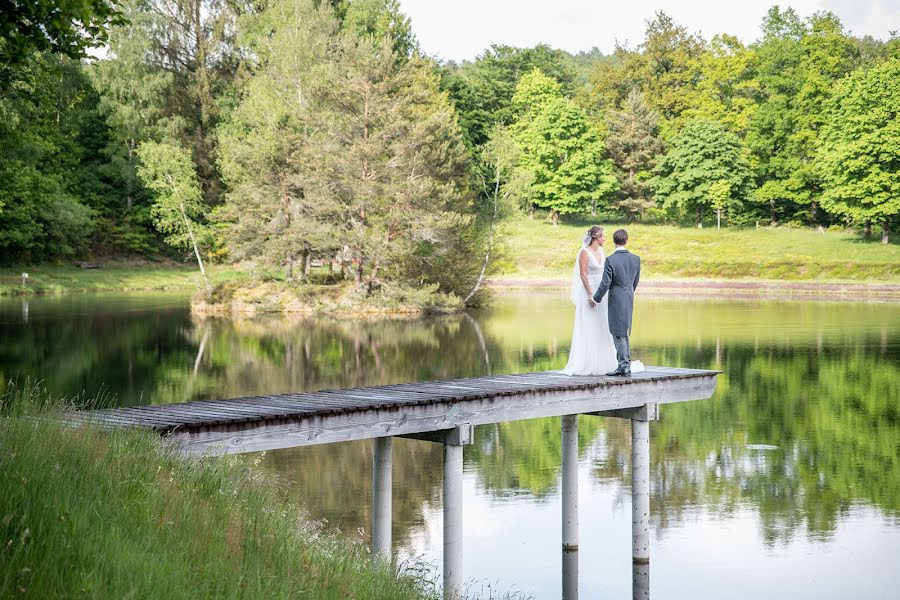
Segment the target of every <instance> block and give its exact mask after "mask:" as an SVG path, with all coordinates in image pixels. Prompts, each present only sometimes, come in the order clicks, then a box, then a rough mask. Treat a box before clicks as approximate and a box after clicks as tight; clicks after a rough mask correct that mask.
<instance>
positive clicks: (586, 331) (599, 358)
mask: <svg viewBox="0 0 900 600" xmlns="http://www.w3.org/2000/svg"><path fill="white" fill-rule="evenodd" d="M605 241H606V237H605V236H604V235H603V228H602V227H600V226H599V225H594V226H592V227H591V228H590V229H588V231H587V234H585V236H584V240H583V244H582V246H581V249H580V250H579V251H578V256H577V257H576V258H575V267H574V268H573V271H572V289H571V293H570V297H571V299H572V302H573V303H574V304H575V328H574V330H573V331H572V346H571V348H570V350H569V362H568V363H566V368H564V369H563V370H562V373H564V374H566V375H603V374H605V373H608V372H610V371H614V370H615V369H616V367H617V366H618V361H617V360H616V347H615V345H614V344H613V337H612V334H611V333H610V332H609V323H608V320H607V318H608V317H607V313H608V310H607V303H608V302H609V294H606V295H605V296H603V299H602V300H601V301H600V303H599V304H598V303H597V302H594V298H593V296H594V292H595V291H596V290H597V288H598V287H599V286H600V280H601V279H603V264H604V262H606V254H605V253H604V252H603V242H605ZM643 370H644V365H643V364H642V363H641V362H640V361H637V360H635V361H632V362H631V372H632V373H636V372H638V371H643Z"/></svg>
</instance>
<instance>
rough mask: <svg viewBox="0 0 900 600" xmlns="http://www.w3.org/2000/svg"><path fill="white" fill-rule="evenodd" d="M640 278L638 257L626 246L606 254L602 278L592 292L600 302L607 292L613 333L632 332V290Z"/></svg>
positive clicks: (619, 334)
mask: <svg viewBox="0 0 900 600" xmlns="http://www.w3.org/2000/svg"><path fill="white" fill-rule="evenodd" d="M640 278H641V259H640V257H639V256H637V255H635V254H632V253H631V252H629V251H628V250H618V251H616V252H613V253H612V254H610V255H609V256H607V257H606V264H604V265H603V280H602V281H600V287H598V288H597V291H596V292H594V300H595V301H596V302H600V300H602V299H603V295H604V294H606V292H607V291H608V292H609V332H610V333H611V334H613V335H614V336H627V335H631V315H632V313H633V312H634V290H636V289H637V286H638V281H639V280H640Z"/></svg>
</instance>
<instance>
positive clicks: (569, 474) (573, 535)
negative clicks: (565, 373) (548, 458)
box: [560, 415, 578, 600]
mask: <svg viewBox="0 0 900 600" xmlns="http://www.w3.org/2000/svg"><path fill="white" fill-rule="evenodd" d="M561 429H562V481H561V485H560V488H561V490H560V496H561V500H562V597H563V600H576V599H577V598H578V415H565V416H563V417H562V427H561Z"/></svg>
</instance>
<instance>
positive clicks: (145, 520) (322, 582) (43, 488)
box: [0, 388, 433, 599]
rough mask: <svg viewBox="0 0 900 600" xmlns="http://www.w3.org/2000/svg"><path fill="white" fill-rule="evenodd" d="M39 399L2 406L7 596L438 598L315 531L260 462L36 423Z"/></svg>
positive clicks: (0, 520) (15, 393)
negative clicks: (203, 456)
mask: <svg viewBox="0 0 900 600" xmlns="http://www.w3.org/2000/svg"><path fill="white" fill-rule="evenodd" d="M35 398H37V403H42V402H43V394H42V393H41V392H40V391H35V390H33V389H28V390H24V391H23V390H21V389H15V388H13V389H11V390H7V391H6V392H5V393H4V394H3V395H2V396H0V402H2V404H0V410H2V417H0V541H2V545H0V597H2V598H13V597H16V598H18V597H22V598H61V597H65V598H70V597H88V598H192V599H193V598H316V599H318V598H334V599H339V598H340V599H343V598H385V599H387V598H391V599H394V598H422V597H432V594H433V592H431V591H430V590H431V589H433V588H432V587H429V585H428V584H426V583H424V582H423V581H422V580H421V579H417V578H416V577H414V576H412V575H404V576H401V577H400V578H399V579H398V578H396V577H395V576H394V573H393V571H392V569H391V568H390V567H389V566H381V565H376V564H374V563H373V562H372V561H371V560H370V559H369V555H368V552H367V551H366V549H365V548H363V547H361V546H359V545H354V544H351V543H350V542H349V541H347V540H345V539H344V538H340V537H338V536H336V535H334V534H331V533H328V532H324V531H322V530H320V529H318V528H316V527H315V526H313V525H312V524H310V523H309V521H307V520H306V519H304V517H303V515H302V514H301V513H300V511H299V510H298V509H297V508H296V507H295V506H292V505H291V504H289V503H287V502H286V501H284V499H283V497H282V495H281V494H280V493H279V491H278V487H277V484H276V482H273V481H272V480H271V479H268V478H266V477H264V476H263V475H261V474H260V472H259V471H258V470H257V469H255V468H254V467H255V466H254V464H252V463H250V462H249V461H247V460H246V459H240V458H232V459H227V460H226V459H215V460H209V461H206V462H201V461H192V462H187V461H182V460H180V459H178V458H177V457H175V456H173V455H172V453H171V452H169V451H167V450H166V449H165V448H164V447H162V445H161V443H160V441H159V439H158V438H157V437H156V436H154V435H152V434H149V433H142V432H136V431H117V432H109V431H101V430H98V429H93V428H89V427H81V428H78V429H75V428H71V427H66V426H63V425H60V424H58V423H55V422H52V421H51V420H50V419H46V418H43V419H40V420H36V419H33V418H27V417H25V416H24V414H23V411H21V410H19V409H18V408H17V407H19V406H22V405H23V404H24V405H26V406H33V405H34V404H35ZM57 410H58V409H56V408H50V409H46V408H45V409H42V410H41V411H40V414H41V415H42V416H44V417H47V416H53V415H55V414H59V413H58V412H56V411H57ZM29 412H32V410H31V409H28V410H26V411H24V413H29Z"/></svg>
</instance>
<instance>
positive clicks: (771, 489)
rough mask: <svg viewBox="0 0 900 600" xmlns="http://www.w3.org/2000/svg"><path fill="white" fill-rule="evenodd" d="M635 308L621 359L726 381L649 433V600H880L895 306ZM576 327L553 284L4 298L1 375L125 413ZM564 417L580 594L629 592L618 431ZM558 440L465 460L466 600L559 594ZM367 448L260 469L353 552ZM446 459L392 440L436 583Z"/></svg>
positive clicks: (296, 454) (487, 436)
mask: <svg viewBox="0 0 900 600" xmlns="http://www.w3.org/2000/svg"><path fill="white" fill-rule="evenodd" d="M649 294H650V293H649V292H647V293H645V295H644V297H641V298H640V299H639V303H638V306H637V308H636V314H635V323H636V326H635V333H634V336H633V338H632V353H633V357H634V358H637V359H641V360H643V361H644V362H645V363H647V364H650V365H666V366H681V367H697V368H710V369H720V370H722V371H723V372H724V374H723V375H721V376H720V378H719V387H718V390H717V391H716V393H715V395H714V396H713V398H712V399H711V400H709V401H701V402H693V403H684V404H677V405H672V406H664V407H662V408H661V409H660V417H661V420H660V421H659V422H657V423H654V424H652V426H651V456H652V462H651V511H652V521H651V540H652V542H651V543H652V549H651V569H650V577H651V583H650V590H651V595H652V597H655V598H659V599H662V598H666V599H669V598H732V599H735V598H748V599H749V598H752V599H754V600H756V599H758V598H760V597H767V598H792V599H794V600H796V599H801V598H810V599H813V598H814V599H816V600H821V599H823V598H867V599H868V598H897V597H898V595H897V594H898V591H897V590H900V569H897V565H898V564H900V563H898V561H900V558H898V557H900V305H897V304H848V303H814V302H776V301H767V300H740V301H737V300H690V299H649V298H648V296H649ZM572 322H573V314H572V309H571V305H570V304H569V303H568V301H567V299H566V296H565V293H564V292H552V293H551V292H545V293H537V292H529V293H527V294H524V293H523V294H521V295H519V294H516V295H503V296H500V297H498V298H497V299H496V301H495V303H494V305H493V307H492V308H490V309H487V310H483V311H476V312H472V313H469V314H467V315H462V316H453V317H442V318H432V319H425V320H418V321H379V322H366V321H350V320H346V319H340V320H315V321H305V320H299V319H297V320H291V319H283V318H258V319H244V320H200V319H195V318H192V317H191V315H190V313H189V311H188V306H187V299H186V298H184V297H179V296H171V295H130V296H116V297H112V296H110V297H106V296H69V297H61V298H32V299H29V300H22V299H18V298H17V299H0V376H2V380H3V382H6V381H7V380H9V379H10V378H16V377H18V378H20V379H22V378H24V377H31V378H36V379H41V380H43V381H44V382H45V384H46V385H47V387H48V388H50V389H51V390H53V391H55V392H60V393H65V394H68V395H72V394H76V393H81V392H84V393H86V394H88V395H93V394H96V393H98V392H100V393H103V394H106V395H107V396H108V397H111V398H115V399H116V401H117V402H118V403H120V404H141V403H167V402H180V401H186V400H196V399H208V398H216V397H224V396H241V395H253V394H268V393H276V392H298V391H309V390H315V389H322V388H333V387H348V386H358V385H376V384H386V383H395V382H407V381H417V380H418V381H421V380H428V379H444V378H451V377H465V376H477V375H485V374H489V373H493V374H497V373H514V372H525V371H536V370H547V369H558V368H561V367H562V366H563V365H564V364H565V362H566V358H567V354H568V345H569V339H570V336H571V327H572ZM3 385H6V384H5V383H0V386H3ZM579 425H580V461H579V465H580V468H579V474H580V521H581V523H580V584H579V588H580V592H581V595H582V597H583V598H626V597H630V595H631V576H632V572H631V555H630V550H631V508H630V502H631V501H630V480H629V472H630V466H629V462H630V441H629V436H630V430H629V424H628V422H627V421H621V420H617V419H601V418H596V417H585V416H582V417H580V420H579ZM559 426H560V424H559V420H558V419H542V420H534V421H523V422H515V423H504V424H500V425H490V426H482V427H479V428H477V429H476V432H475V433H476V439H475V444H474V445H472V446H469V447H466V448H465V475H464V488H465V499H464V506H465V512H464V532H465V533H464V535H465V538H464V544H465V546H464V547H465V560H464V569H465V574H466V577H467V578H469V579H472V580H473V581H472V583H471V586H470V593H476V592H482V593H487V592H488V590H489V589H490V590H491V592H492V593H494V594H495V596H499V595H502V594H503V593H506V592H510V591H518V592H520V593H521V594H522V595H524V596H531V597H534V598H539V599H543V598H558V597H559V596H560V595H561V591H560V590H561V581H560V570H561V566H560V565H561V556H560V554H561V553H560V506H559V496H558V493H559V467H560V433H559V429H560V427H559ZM371 454H372V447H371V442H351V443H341V444H330V445H325V446H318V447H312V448H305V449H298V450H291V451H277V452H270V453H267V454H266V455H265V456H264V457H263V458H262V462H261V464H262V465H263V466H264V467H265V468H267V469H271V470H273V471H276V472H278V473H279V474H280V476H281V477H282V478H283V479H284V480H286V481H288V482H289V486H288V489H289V490H290V494H291V497H292V498H295V499H296V501H297V502H300V503H302V504H303V505H305V506H306V507H307V508H308V510H309V512H310V513H311V515H312V517H313V518H316V519H325V520H327V522H328V523H330V524H333V525H335V526H337V527H339V528H340V529H341V530H342V531H344V532H345V533H346V534H347V535H349V536H350V537H351V538H353V539H356V540H359V541H361V542H366V541H367V539H368V529H369V504H370V496H369V494H370V488H371ZM256 458H258V456H257V457H256ZM441 464H442V459H441V447H440V446H439V445H437V444H430V443H428V442H419V441H412V440H404V439H398V440H396V441H395V442H394V544H395V549H396V550H397V551H398V552H399V555H400V559H401V560H404V559H409V558H417V559H421V560H424V561H425V562H429V563H434V564H435V565H436V566H435V568H436V569H437V568H439V565H440V552H441V473H442V471H441ZM891 565H893V567H892V566H891ZM436 576H439V573H438V574H437V575H436Z"/></svg>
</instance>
